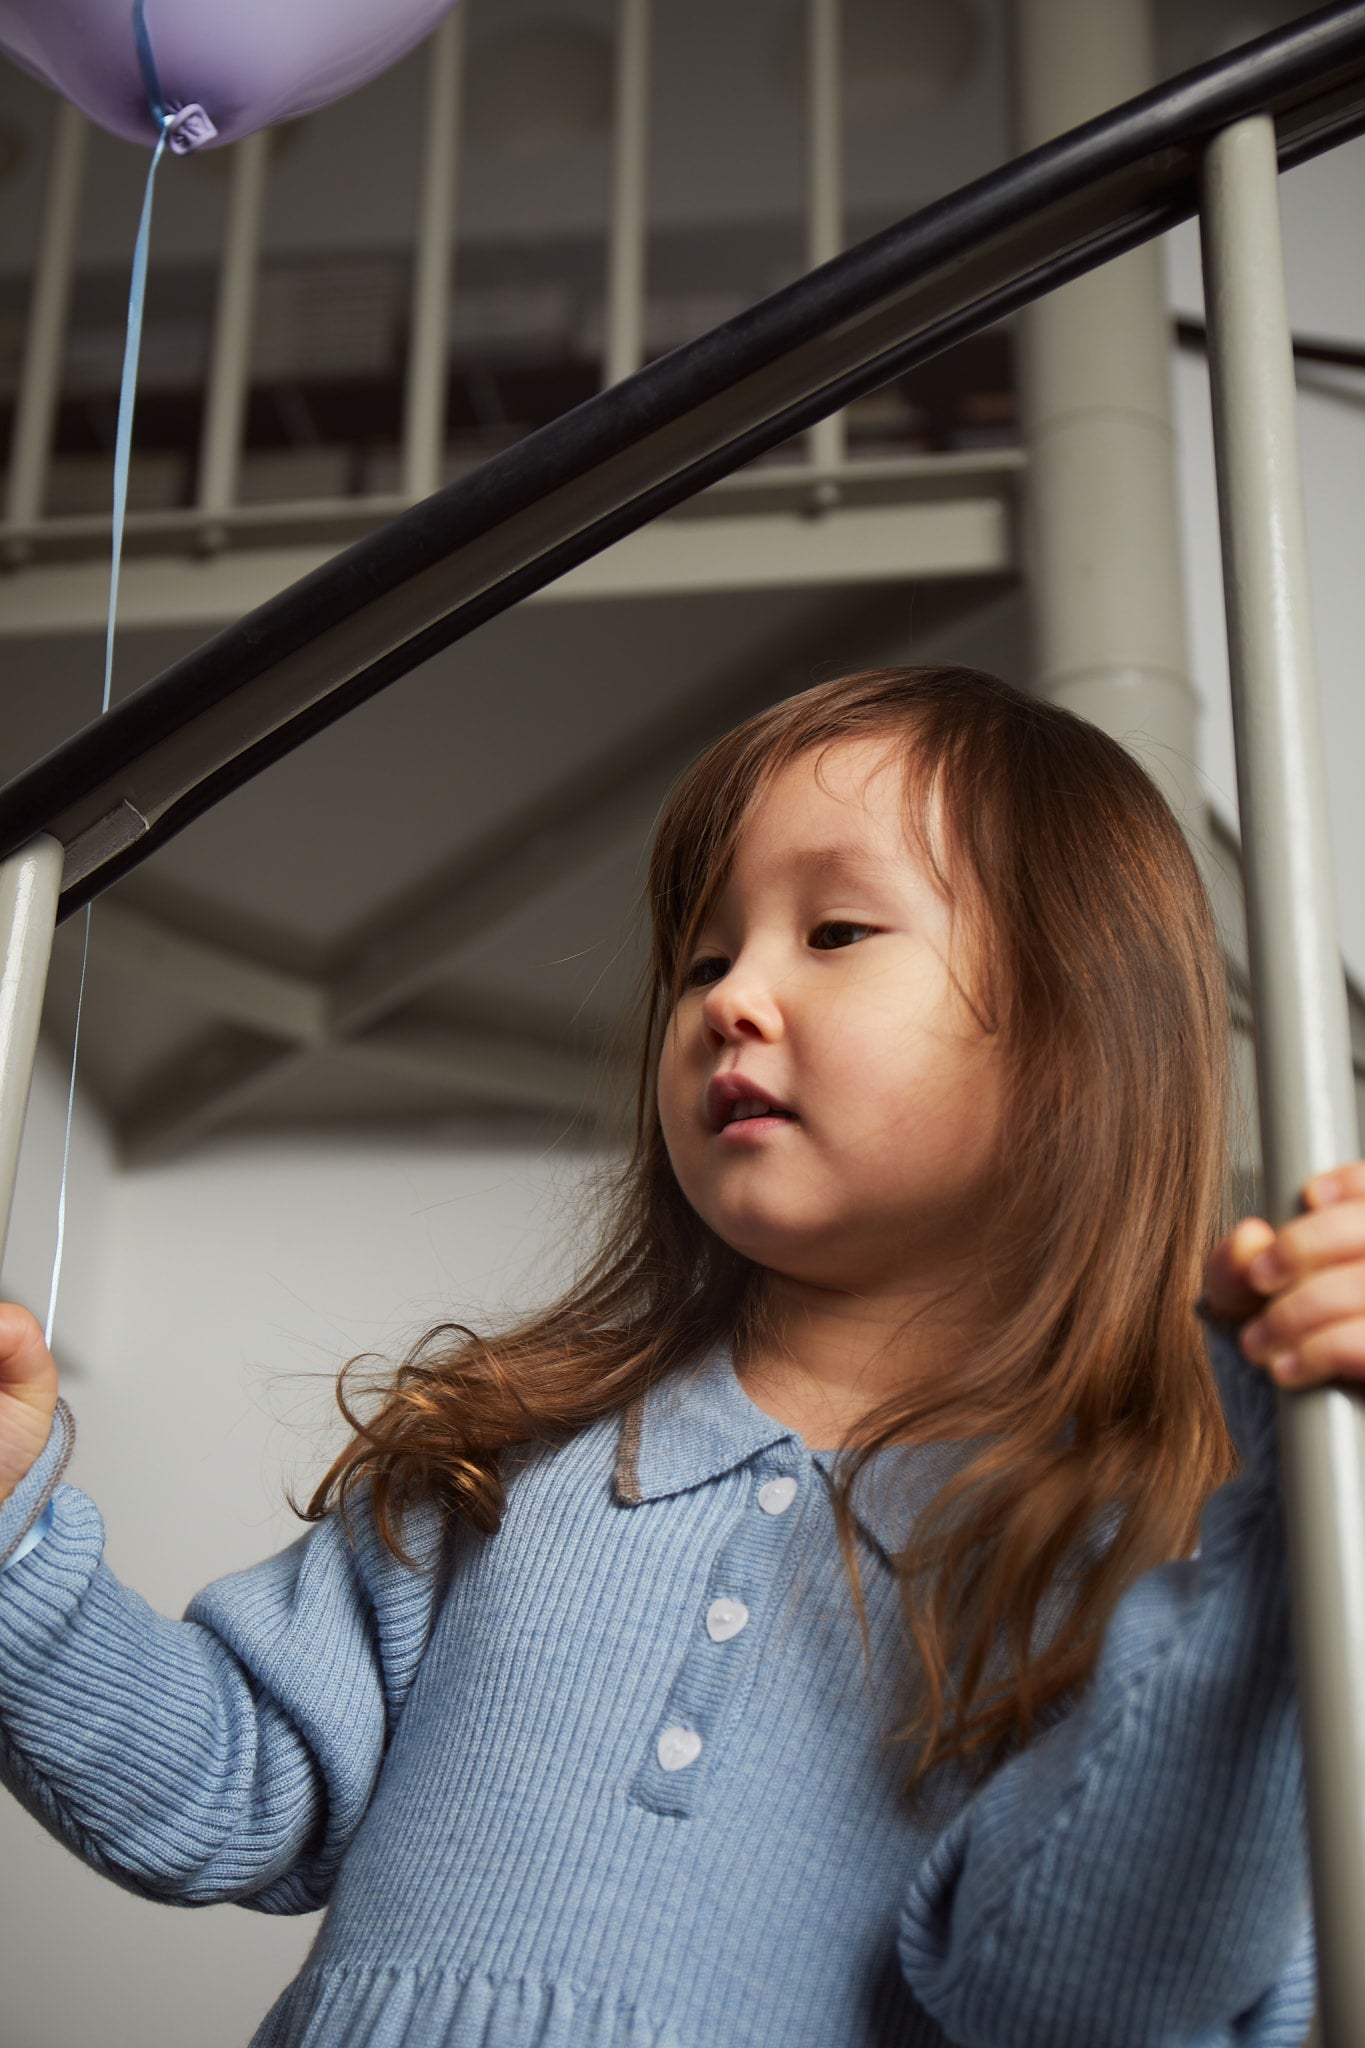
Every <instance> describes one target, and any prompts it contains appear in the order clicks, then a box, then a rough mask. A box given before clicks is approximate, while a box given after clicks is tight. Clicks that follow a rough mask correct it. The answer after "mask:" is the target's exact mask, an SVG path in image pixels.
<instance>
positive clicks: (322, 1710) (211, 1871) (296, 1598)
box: [0, 1424, 443, 1913]
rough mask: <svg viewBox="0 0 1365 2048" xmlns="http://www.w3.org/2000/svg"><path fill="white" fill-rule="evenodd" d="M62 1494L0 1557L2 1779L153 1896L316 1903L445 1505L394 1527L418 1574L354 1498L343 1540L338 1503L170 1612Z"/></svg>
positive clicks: (424, 1599) (429, 1603)
mask: <svg viewBox="0 0 1365 2048" xmlns="http://www.w3.org/2000/svg"><path fill="white" fill-rule="evenodd" d="M55 1427H56V1425H55V1424H54V1429H55ZM58 1455H59V1453H58V1452H54V1451H53V1448H52V1446H51V1445H49V1449H48V1451H47V1452H45V1453H44V1460H45V1461H55V1458H56V1457H57V1456H58ZM30 1490H32V1489H30ZM10 1505H11V1503H10V1502H6V1503H5V1504H4V1508H0V1543H3V1542H5V1541H6V1538H7V1533H8V1532H7V1528H6V1525H5V1522H4V1519H3V1518H4V1512H5V1509H7V1508H9V1507H10ZM53 1506H54V1522H53V1526H52V1528H51V1529H50V1530H49V1531H48V1532H47V1533H46V1534H45V1535H44V1537H43V1540H42V1541H41V1542H40V1543H39V1544H37V1545H36V1547H35V1548H33V1549H32V1550H31V1551H30V1552H29V1553H28V1555H27V1556H25V1557H23V1558H22V1559H20V1560H19V1561H18V1562H16V1563H15V1564H13V1565H12V1566H11V1567H10V1569H9V1570H8V1571H6V1572H4V1573H0V1780H3V1782H4V1783H5V1784H6V1785H8V1787H9V1788H10V1790H11V1791H12V1792H13V1793H14V1795H15V1797H16V1798H18V1799H19V1800H20V1801H21V1802H22V1804H23V1805H24V1806H25V1807H26V1808H27V1809H28V1811H29V1812H30V1813H32V1814H33V1815H34V1817H35V1818H36V1819H37V1820H38V1821H39V1822H40V1823H41V1824H42V1825H43V1827H45V1828H46V1829H47V1830H48V1831H49V1833H51V1834H53V1835H55V1836H56V1837H57V1838H58V1839H59V1840H60V1841H62V1842H64V1843H65V1844H66V1846H67V1847H68V1848H70V1849H72V1850H73V1851H74V1852H75V1853H76V1854H77V1855H78V1856H80V1857H81V1858H82V1859H83V1860H84V1861H85V1862H86V1863H89V1864H90V1865H91V1866H92V1867H93V1868H94V1869H96V1870H99V1871H101V1872H103V1873H104V1874H105V1875H106V1876H108V1877H111V1878H112V1879H113V1880H114V1881H115V1882H116V1883H119V1884H121V1885H123V1886H124V1887H126V1888H127V1889H128V1890H130V1891H134V1892H138V1893H140V1894H142V1895H143V1896H145V1897H148V1898H156V1899H161V1900H166V1901H169V1902H172V1903H175V1904H180V1905H186V1906H199V1905H209V1904H212V1903H215V1902H218V1901H222V1900H236V1901H238V1902H239V1903H240V1904H243V1905H248V1906H252V1907H254V1908H257V1909H258V1910H260V1911H263V1912H270V1913H301V1912H309V1911H311V1910H313V1909H314V1908H316V1907H318V1906H320V1905H322V1904H323V1903H324V1902H325V1900H326V1898H327V1896H328V1893H329V1891H330V1889H331V1886H332V1882H333V1879H334V1877H335V1875H336V1871H337V1868H338V1866H339V1864H340V1861H341V1858H342V1855H343V1853H344V1851H345V1849H346V1847H347V1844H348V1843H349V1841H350V1840H351V1838H352V1836H353V1835H354V1833H355V1830H356V1828H357V1826H358V1825H359V1822H360V1820H361V1817H362V1815H363V1814H364V1812H365V1809H366V1806H367V1805H368V1803H369V1800H370V1796H371V1793H372V1791H373V1789H374V1785H375V1782H376V1779H377V1776H378V1773H379V1767H380V1764H381V1762H382V1759H383V1757H384V1753H385V1750H386V1747H387V1745H388V1742H389V1740H390V1737H391V1735H392V1733H393V1730H394V1727H395V1725H396V1722H397V1719H398V1716H399V1714H400V1713H401V1711H402V1708H403V1704H404V1701H405V1700H406V1698H407V1695H408V1692H409V1689H410V1687H411V1685H412V1682H413V1678H414V1676H415V1674H416V1671H417V1669H418V1666H419V1664H420V1662H421V1658H422V1654H423V1651H424V1649H425V1647H426V1643H427V1639H428V1634H429V1630H430V1625H431V1619H432V1613H433V1607H434V1602H435V1598H436V1594H437V1588H438V1585H439V1583H440V1580H441V1576H442V1573H441V1570H440V1565H441V1561H442V1556H443V1545H442V1542H441V1527H440V1517H439V1513H438V1511H437V1510H436V1509H435V1508H434V1507H431V1506H430V1505H424V1506H422V1507H420V1508H415V1509H413V1510H412V1511H411V1513H410V1514H409V1516H408V1518H407V1520H406V1523H405V1525H404V1535H405V1540H406V1543H407V1546H408V1549H409V1552H410V1554H411V1555H412V1556H414V1557H415V1558H416V1560H417V1563H418V1566H419V1569H418V1570H415V1571H408V1570H405V1569H404V1568H403V1567H401V1566H400V1565H398V1564H397V1563H395V1562H394V1560H393V1559H392V1558H391V1557H390V1556H389V1554H388V1553H387V1552H386V1551H385V1550H384V1549H383V1546H382V1545H381V1544H380V1542H379V1540H378V1537H377V1534H376V1532H375V1529H374V1524H373V1518H372V1516H371V1515H370V1513H369V1511H368V1504H367V1502H366V1501H365V1500H364V1499H363V1498H362V1500H361V1501H358V1502H357V1504H356V1506H355V1507H354V1508H353V1510H352V1515H351V1520H352V1528H353V1533H354V1543H352V1542H351V1541H349V1540H348V1539H347V1537H346V1534H345V1531H344V1529H343V1527H342V1525H341V1522H340V1520H339V1519H338V1518H337V1517H336V1516H335V1515H333V1516H330V1517H328V1519H327V1520H325V1521H323V1522H320V1523H315V1524H313V1525H312V1526H311V1527H310V1528H309V1529H308V1531H307V1533H306V1534H305V1535H303V1536H301V1537H300V1538H299V1539H298V1540H297V1541H296V1542H294V1543H292V1544H290V1545H289V1547H288V1548H287V1549H286V1550H284V1551H281V1552H280V1553H279V1555H278V1556H275V1557H272V1558H268V1559H267V1560H266V1561H265V1562H264V1563H262V1564H258V1565H253V1566H251V1567H250V1568H249V1569H247V1570H245V1571H239V1572H234V1573H232V1574H230V1575H229V1576H228V1577H226V1578H222V1579H218V1580H216V1581H215V1582H214V1583H213V1584H212V1585H210V1586H208V1587H207V1588H206V1589H205V1590H204V1591H203V1592H202V1593H199V1594H198V1595H196V1597H195V1598H194V1600H192V1601H191V1603H190V1605H189V1607H188V1609H187V1610H186V1613H185V1617H184V1619H183V1620H182V1621H171V1620H168V1619H167V1618H166V1617H165V1616H163V1615H160V1614H158V1613H156V1612H155V1611H154V1610H153V1609H152V1608H151V1607H149V1606H148V1605H147V1603H146V1602H145V1601H144V1600H142V1599H141V1598H139V1596H138V1595H137V1594H136V1593H134V1592H131V1591H130V1590H129V1589H128V1588H127V1587H126V1586H124V1585H122V1584H121V1583H120V1581H119V1580H118V1579H117V1578H116V1577H115V1576H114V1574H113V1573H112V1572H111V1571H110V1570H109V1568H108V1566H107V1565H106V1564H105V1563H104V1562H103V1550H104V1524H103V1521H102V1519H101V1517H100V1514H99V1511H98V1509H97V1508H96V1507H95V1505H94V1503H93V1502H92V1501H91V1500H89V1499H88V1498H87V1497H86V1495H85V1494H83V1493H81V1492H80V1491H79V1490H78V1489H77V1488H75V1487H71V1486H62V1487H59V1488H58V1489H57V1490H56V1492H55V1494H54V1495H53ZM31 1510H32V1503H31V1502H30V1503H25V1504H21V1505H20V1508H19V1509H18V1510H17V1511H16V1517H15V1519H17V1518H18V1516H19V1515H20V1514H24V1513H27V1514H28V1516H29V1518H30V1519H31ZM428 1565H431V1566H433V1567H436V1568H435V1569H430V1570H428V1569H421V1568H420V1567H425V1566H428Z"/></svg>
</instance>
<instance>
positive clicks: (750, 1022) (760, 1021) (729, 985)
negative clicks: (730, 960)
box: [702, 961, 782, 1040]
mask: <svg viewBox="0 0 1365 2048" xmlns="http://www.w3.org/2000/svg"><path fill="white" fill-rule="evenodd" d="M702 1016H703V1018H704V1020H705V1023H706V1026H707V1029H708V1030H709V1031H710V1032H712V1033H713V1034H714V1035H715V1036H716V1037H717V1038H719V1039H721V1040H724V1039H727V1038H775V1037H778V1036H779V1035H780V1034H781V1030H782V1017H781V1012H780V1011H779V1009H778V1007H777V1004H776V1002H775V1001H774V1000H773V995H772V990H771V987H770V986H769V984H768V982H767V981H766V980H765V979H764V977H763V976H762V975H761V974H758V973H756V972H755V970H754V968H752V967H744V966H742V965H741V964H740V963H739V962H738V961H736V962H735V963H734V965H733V966H732V967H731V969H730V971H729V973H728V974H726V975H724V976H723V977H722V979H721V980H720V981H717V982H713V983H712V985H711V987H710V988H709V989H708V990H707V992H706V996H705V999H704V1001H703V1003H702Z"/></svg>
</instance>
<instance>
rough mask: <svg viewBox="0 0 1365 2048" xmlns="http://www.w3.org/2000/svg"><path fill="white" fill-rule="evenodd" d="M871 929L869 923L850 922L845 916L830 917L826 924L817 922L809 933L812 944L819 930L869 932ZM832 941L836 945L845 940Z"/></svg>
mask: <svg viewBox="0 0 1365 2048" xmlns="http://www.w3.org/2000/svg"><path fill="white" fill-rule="evenodd" d="M873 929H874V927H873V926H872V925H870V924H852V923H850V922H849V921H848V920H847V919H846V918H842V917H839V918H831V919H830V921H829V922H828V923H827V924H818V925H817V926H816V927H815V930H814V931H813V932H812V933H811V943H812V945H814V944H815V943H816V942H817V941H818V939H819V937H820V934H821V932H870V931H872V930H873ZM834 943H835V945H836V946H838V945H843V944H844V943H846V942H845V941H844V940H842V939H836V940H835V942H834ZM821 950H822V951H824V950H825V949H824V948H821Z"/></svg>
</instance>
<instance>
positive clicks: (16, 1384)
mask: <svg viewBox="0 0 1365 2048" xmlns="http://www.w3.org/2000/svg"><path fill="white" fill-rule="evenodd" d="M56 1410H57V1368H56V1365H55V1364H54V1363H53V1358H52V1353H51V1352H50V1351H49V1350H48V1348H47V1345H46V1344H45V1343H44V1341H43V1332H42V1326H41V1324H40V1323H39V1322H38V1320H37V1318H36V1317H35V1316H31V1315H30V1314H29V1312H28V1310H27V1309H26V1308H20V1307H19V1305H18V1303H17V1302H12V1301H4V1302H0V1501H6V1500H8V1499H9V1497H10V1495H11V1494H12V1493H13V1491H14V1489H15V1487H16V1486H17V1485H18V1484H19V1481H20V1480H21V1479H22V1478H23V1476H24V1474H25V1473H26V1472H27V1471H28V1470H29V1468H30V1466H32V1465H35V1464H36V1463H37V1461H38V1459H39V1457H40V1456H41V1454H42V1451H43V1449H44V1446H45V1445H46V1443H47V1440H48V1437H49V1436H50V1435H51V1433H52V1418H53V1416H54V1414H55V1413H56Z"/></svg>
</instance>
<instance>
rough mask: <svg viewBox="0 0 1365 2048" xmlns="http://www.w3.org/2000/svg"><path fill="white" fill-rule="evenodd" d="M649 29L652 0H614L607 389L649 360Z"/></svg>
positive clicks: (604, 355) (605, 350)
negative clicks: (646, 354)
mask: <svg viewBox="0 0 1365 2048" xmlns="http://www.w3.org/2000/svg"><path fill="white" fill-rule="evenodd" d="M649 30H650V0H616V99H615V109H614V115H613V124H612V149H611V219H610V225H609V229H608V251H607V308H606V323H605V326H606V332H605V334H604V337H603V349H602V383H603V387H604V388H605V387H606V386H607V385H609V384H619V383H620V381H621V379H622V378H623V377H629V376H631V375H632V374H633V373H634V372H635V371H636V370H638V369H639V367H640V365H641V363H642V361H643V360H644V337H645V262H646V233H647V225H648V224H647V219H646V211H647V206H648V194H649Z"/></svg>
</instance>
